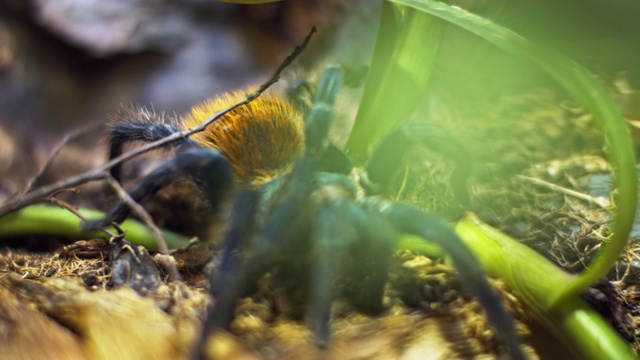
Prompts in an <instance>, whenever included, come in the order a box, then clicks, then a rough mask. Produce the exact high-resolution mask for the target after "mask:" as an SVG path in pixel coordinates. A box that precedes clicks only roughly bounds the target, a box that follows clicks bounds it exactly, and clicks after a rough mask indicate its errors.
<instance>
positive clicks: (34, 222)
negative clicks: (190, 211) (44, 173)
mask: <svg viewBox="0 0 640 360" xmlns="http://www.w3.org/2000/svg"><path fill="white" fill-rule="evenodd" d="M80 213H81V214H82V215H84V216H85V217H86V218H87V219H101V218H104V216H105V214H104V213H102V212H100V211H95V210H80ZM81 222H82V220H80V219H79V218H78V217H77V216H76V215H74V214H72V213H71V212H69V211H68V210H66V209H62V208H59V207H55V206H47V205H32V206H28V207H26V208H23V209H21V210H18V211H15V212H12V213H9V214H7V215H5V216H3V217H0V237H9V236H25V235H40V234H42V235H53V236H65V237H70V238H75V239H91V238H108V236H107V235H105V234H104V233H102V232H100V231H80V230H79V229H80V224H81ZM121 227H122V229H123V230H124V231H126V239H127V240H129V241H131V242H132V243H134V244H137V245H141V246H144V247H146V248H150V249H152V248H155V247H156V241H155V238H154V237H153V234H152V233H151V232H150V231H149V229H147V227H146V226H144V225H143V224H141V223H139V222H137V221H135V220H126V221H125V222H123V223H122V226H121ZM110 230H111V231H114V232H115V229H113V228H111V229H110ZM162 234H163V236H164V238H165V239H166V241H167V245H168V246H169V247H170V248H179V247H182V246H185V245H187V244H188V243H189V239H187V238H186V237H184V236H182V235H179V234H176V233H173V232H170V231H163V232H162Z"/></svg>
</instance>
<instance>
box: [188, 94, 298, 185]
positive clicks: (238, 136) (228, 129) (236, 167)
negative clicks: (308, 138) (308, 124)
mask: <svg viewBox="0 0 640 360" xmlns="http://www.w3.org/2000/svg"><path fill="white" fill-rule="evenodd" d="M245 97H246V93H245V92H232V93H226V94H225V95H223V96H220V97H217V98H213V99H209V100H207V101H205V102H203V103H201V104H199V105H196V106H194V107H193V108H192V109H191V110H190V111H189V112H188V113H187V114H186V115H184V116H183V118H182V127H183V128H184V129H187V128H191V127H193V126H196V125H198V124H200V123H201V122H203V121H205V120H207V119H208V118H210V117H211V116H212V115H214V114H215V113H216V112H217V111H220V110H222V109H224V108H226V107H228V106H230V105H233V104H235V103H238V102H240V101H242V100H244V98H245ZM191 138H192V139H194V140H195V141H196V142H197V143H198V144H200V145H201V146H206V147H212V148H215V149H217V150H219V151H220V152H221V153H222V154H223V155H224V156H225V157H226V159H227V160H228V161H229V163H230V164H231V167H232V168H233V171H234V173H235V175H236V177H237V180H238V182H240V183H243V184H259V183H262V182H264V181H266V180H269V179H272V178H275V177H277V176H280V175H281V174H282V173H284V172H286V171H288V170H289V169H290V168H291V165H292V164H293V161H294V160H295V159H296V158H297V157H298V156H299V155H300V154H301V152H302V149H303V147H304V125H303V121H302V117H301V115H300V113H299V112H298V111H297V110H296V109H295V108H293V107H292V106H291V105H290V104H289V103H288V102H286V101H285V100H284V99H283V98H281V97H279V96H277V95H269V94H263V95H261V96H260V97H258V98H257V99H255V100H253V101H252V102H250V103H249V104H247V105H242V106H240V107H237V108H235V109H234V110H232V111H230V112H228V113H226V114H225V115H224V116H222V117H221V118H219V119H218V120H216V121H215V122H214V123H213V124H211V125H209V126H208V127H207V129H206V130H205V131H202V132H200V133H196V134H193V135H192V136H191Z"/></svg>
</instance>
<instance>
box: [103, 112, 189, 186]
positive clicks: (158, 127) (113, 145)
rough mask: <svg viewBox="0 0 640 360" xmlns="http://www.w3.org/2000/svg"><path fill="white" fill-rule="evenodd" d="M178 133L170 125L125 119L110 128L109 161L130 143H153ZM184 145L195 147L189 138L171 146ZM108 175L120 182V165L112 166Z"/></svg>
mask: <svg viewBox="0 0 640 360" xmlns="http://www.w3.org/2000/svg"><path fill="white" fill-rule="evenodd" d="M179 131H180V130H179V129H178V128H177V127H175V126H173V125H172V124H167V123H163V122H149V121H133V120H130V119H127V120H125V121H123V122H120V123H118V124H116V125H114V126H113V127H112V128H111V133H110V136H109V161H111V160H113V159H115V158H117V157H118V156H120V155H121V154H122V148H123V147H124V145H125V144H126V143H128V142H130V141H143V142H153V141H157V140H161V139H164V138H165V137H167V136H169V135H171V134H174V133H177V132H179ZM184 144H191V145H195V142H194V141H193V140H192V139H190V138H184V139H182V140H181V141H178V142H174V143H172V144H171V145H173V146H181V145H184ZM110 173H111V176H113V178H114V179H116V180H118V181H120V179H121V178H122V165H121V164H116V165H114V166H113V167H112V168H111V170H110Z"/></svg>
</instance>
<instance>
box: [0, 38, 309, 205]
mask: <svg viewBox="0 0 640 360" xmlns="http://www.w3.org/2000/svg"><path fill="white" fill-rule="evenodd" d="M314 32H315V28H313V29H312V31H311V32H310V33H309V35H307V37H306V38H305V40H304V42H303V43H302V44H301V45H299V46H297V47H296V48H295V49H294V50H293V52H292V53H291V54H290V55H289V56H288V57H287V58H286V59H285V60H284V62H283V63H282V65H280V67H279V68H278V69H277V70H276V71H275V73H274V74H273V75H272V76H271V78H269V80H267V81H266V82H265V83H263V84H262V85H261V86H260V87H259V88H258V89H257V90H256V91H255V92H253V93H250V94H248V95H247V96H246V97H245V99H244V100H243V101H240V102H238V103H235V104H233V105H231V106H228V107H226V108H224V109H222V110H220V111H218V112H216V113H215V114H213V115H212V116H211V117H209V118H208V119H207V120H206V121H204V122H202V123H201V124H200V125H198V126H194V127H192V128H190V129H187V130H183V131H180V132H177V133H174V134H171V135H169V136H167V137H165V138H162V139H161V140H158V141H154V142H151V143H149V144H147V145H145V146H141V147H139V148H136V149H133V150H131V151H129V152H127V153H124V154H122V155H120V156H118V157H116V158H115V159H112V160H111V161H109V162H108V163H106V164H104V165H102V166H100V167H98V168H95V169H93V170H89V171H85V172H83V173H81V174H78V175H75V176H71V177H69V178H67V179H64V180H61V181H58V182H55V183H53V184H51V185H47V186H44V187H41V188H39V189H37V190H35V191H32V192H30V193H27V194H25V195H23V196H18V197H15V198H12V199H11V200H9V201H7V202H5V203H4V205H2V206H1V207H0V216H4V215H6V214H8V213H10V212H12V211H15V210H18V209H21V208H23V207H25V206H28V205H31V204H33V203H34V202H37V199H39V198H41V197H44V196H48V195H49V194H51V193H53V192H56V191H58V190H60V189H65V188H70V187H74V186H77V185H80V184H84V183H88V182H92V181H98V180H102V179H104V178H105V177H104V174H105V173H107V172H108V171H109V169H111V168H112V167H114V166H116V165H118V164H120V163H122V162H124V161H126V160H129V159H131V158H134V157H136V156H139V155H141V154H144V153H146V152H148V151H151V150H153V149H156V148H159V147H162V146H165V145H167V144H170V143H172V142H175V141H177V140H179V139H183V138H186V137H188V136H190V135H193V134H195V133H198V132H202V131H204V130H205V129H206V128H207V126H209V125H211V124H212V123H213V122H214V121H216V120H218V119H219V118H221V117H222V116H224V115H225V114H226V113H228V112H230V111H232V110H233V109H235V108H237V107H240V106H243V105H246V104H248V103H250V102H251V101H253V100H255V99H256V98H257V97H258V96H260V95H262V93H263V92H265V91H266V90H267V89H268V88H269V87H271V85H273V84H275V83H276V82H277V81H278V80H279V79H280V75H281V72H282V71H283V70H284V69H285V68H286V67H288V66H289V65H291V63H292V62H293V60H295V58H297V57H298V56H299V55H300V53H302V50H304V48H305V47H306V46H307V44H308V43H309V40H310V39H311V36H312V35H313V33H314Z"/></svg>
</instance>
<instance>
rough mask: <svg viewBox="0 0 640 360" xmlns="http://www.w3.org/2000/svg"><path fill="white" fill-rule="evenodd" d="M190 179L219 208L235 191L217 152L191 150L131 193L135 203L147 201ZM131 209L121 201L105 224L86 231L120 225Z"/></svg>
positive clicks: (96, 223)
mask: <svg viewBox="0 0 640 360" xmlns="http://www.w3.org/2000/svg"><path fill="white" fill-rule="evenodd" d="M185 175H188V176H190V177H191V178H192V179H193V181H194V182H195V183H196V184H197V185H198V187H199V188H200V189H202V190H203V192H204V196H205V198H206V199H207V200H208V201H210V202H211V204H212V205H213V206H216V205H220V204H221V203H222V202H223V200H224V199H225V197H227V196H228V195H230V194H231V193H232V191H233V186H234V182H233V173H232V172H231V167H230V166H229V164H228V163H227V161H226V160H225V158H224V157H223V156H222V154H220V152H218V151H217V150H214V149H204V148H197V147H194V148H188V149H187V150H185V151H183V152H180V153H178V154H177V155H176V156H175V157H174V158H172V159H170V160H167V161H166V162H165V163H164V164H162V165H160V166H159V167H158V168H156V169H155V170H154V171H152V172H151V173H150V174H148V175H147V176H145V177H144V178H143V179H142V180H140V182H139V183H138V184H137V185H136V186H135V187H134V188H133V189H132V190H131V191H130V193H129V195H130V196H131V198H132V199H133V200H134V201H137V202H139V201H141V200H145V199H148V198H149V197H151V196H152V195H154V194H155V193H156V192H158V191H159V190H160V189H162V188H163V187H165V186H167V185H169V184H170V183H172V182H174V181H175V180H177V179H178V178H180V177H182V176H185ZM129 212H130V209H129V206H128V205H127V204H126V203H125V202H124V201H120V202H119V203H118V204H116V206H114V207H113V208H112V209H111V211H110V212H109V213H108V214H107V216H106V217H105V218H104V219H103V220H95V221H87V222H85V223H84V224H83V225H82V228H83V229H95V228H100V227H103V226H107V225H109V224H111V223H113V222H116V223H120V222H122V221H124V220H125V219H126V218H127V216H128V215H129Z"/></svg>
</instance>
